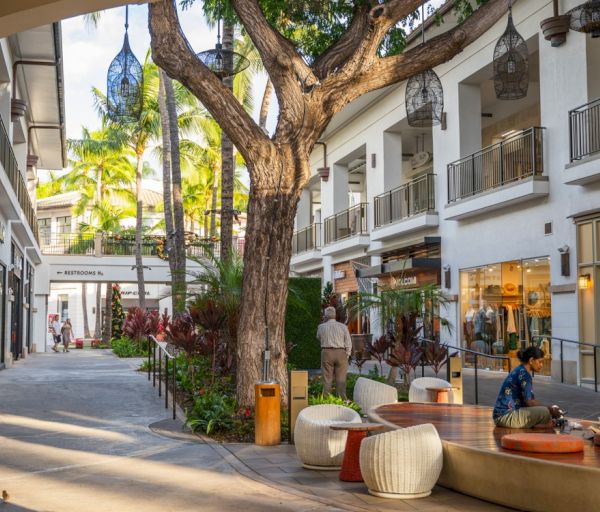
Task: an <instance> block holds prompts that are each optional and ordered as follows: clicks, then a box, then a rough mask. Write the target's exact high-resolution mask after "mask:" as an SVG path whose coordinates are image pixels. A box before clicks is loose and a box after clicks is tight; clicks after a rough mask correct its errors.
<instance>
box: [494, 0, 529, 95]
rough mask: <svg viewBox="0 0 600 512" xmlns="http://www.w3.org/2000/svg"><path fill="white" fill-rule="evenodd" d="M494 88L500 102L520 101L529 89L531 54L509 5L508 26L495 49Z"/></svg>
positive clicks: (509, 4)
mask: <svg viewBox="0 0 600 512" xmlns="http://www.w3.org/2000/svg"><path fill="white" fill-rule="evenodd" d="M494 88H495V90H496V98H498V99H499V100H518V99H520V98H524V97H525V96H527V89H528V88H529V53H528V51H527V44H526V43H525V40H524V39H523V38H522V37H521V35H520V34H519V33H518V32H517V29H516V28H515V25H514V23H513V19H512V2H509V3H508V24H507V26H506V30H505V31H504V34H502V37H500V39H498V42H497V43H496V48H494Z"/></svg>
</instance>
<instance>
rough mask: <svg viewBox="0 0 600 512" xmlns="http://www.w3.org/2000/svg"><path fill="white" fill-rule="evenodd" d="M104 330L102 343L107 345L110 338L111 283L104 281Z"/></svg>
mask: <svg viewBox="0 0 600 512" xmlns="http://www.w3.org/2000/svg"><path fill="white" fill-rule="evenodd" d="M104 309H105V310H106V314H105V315H104V332H103V334H102V343H104V344H106V345H108V344H109V343H110V340H111V338H112V283H106V297H105V298H104Z"/></svg>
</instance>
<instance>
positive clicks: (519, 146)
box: [447, 126, 544, 203]
mask: <svg viewBox="0 0 600 512" xmlns="http://www.w3.org/2000/svg"><path fill="white" fill-rule="evenodd" d="M543 130H544V128H542V127H537V126H534V127H532V128H528V129H527V130H523V131H521V132H519V133H517V134H515V135H513V136H511V137H508V138H507V139H505V140H503V141H501V142H497V143H496V144H492V145H491V146H487V147H485V148H483V149H481V150H479V151H476V152H475V153H473V154H471V155H468V156H466V157H463V158H460V159H458V160H456V161H454V162H451V163H449V164H448V166H447V173H448V203H453V202H455V201H458V200H460V199H464V198H467V197H472V196H475V195H477V194H480V193H482V192H485V191H486V190H492V189H495V188H498V187H501V186H503V185H506V184H508V183H512V182H514V181H518V180H521V179H524V178H528V177H530V176H538V175H541V174H543V172H544V158H543V154H544V152H543V137H542V133H543Z"/></svg>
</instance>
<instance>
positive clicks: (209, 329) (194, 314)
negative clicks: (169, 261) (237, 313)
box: [190, 298, 230, 383]
mask: <svg viewBox="0 0 600 512" xmlns="http://www.w3.org/2000/svg"><path fill="white" fill-rule="evenodd" d="M190 316H191V318H192V321H193V322H194V324H196V325H198V326H200V327H201V328H202V329H203V332H202V338H201V340H202V344H203V346H204V351H206V352H208V354H210V355H211V358H212V382H213V383H214V379H215V374H216V373H217V356H219V361H218V362H219V365H218V366H219V367H220V368H221V370H222V371H223V369H224V368H223V367H224V366H229V365H228V364H227V360H228V356H229V355H230V354H229V353H228V352H229V351H228V350H227V347H225V346H224V345H225V344H224V343H221V341H222V330H223V328H224V327H225V323H226V321H227V315H226V314H225V312H224V311H223V310H222V308H221V307H220V306H219V304H217V303H216V302H215V301H214V300H212V299H208V298H206V299H204V300H197V301H196V303H195V304H194V305H193V306H191V307H190Z"/></svg>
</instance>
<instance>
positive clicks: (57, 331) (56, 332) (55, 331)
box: [52, 315, 60, 352]
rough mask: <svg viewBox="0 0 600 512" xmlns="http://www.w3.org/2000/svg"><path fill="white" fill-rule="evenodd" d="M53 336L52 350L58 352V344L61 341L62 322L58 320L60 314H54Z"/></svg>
mask: <svg viewBox="0 0 600 512" xmlns="http://www.w3.org/2000/svg"><path fill="white" fill-rule="evenodd" d="M52 336H53V337H54V346H53V347H52V350H54V352H58V344H59V343H60V322H59V321H58V315H54V320H53V321H52Z"/></svg>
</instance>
